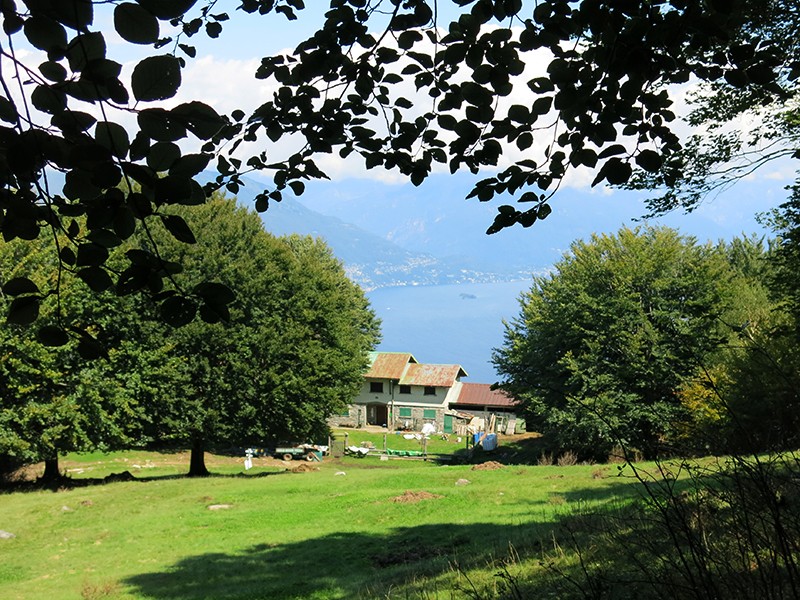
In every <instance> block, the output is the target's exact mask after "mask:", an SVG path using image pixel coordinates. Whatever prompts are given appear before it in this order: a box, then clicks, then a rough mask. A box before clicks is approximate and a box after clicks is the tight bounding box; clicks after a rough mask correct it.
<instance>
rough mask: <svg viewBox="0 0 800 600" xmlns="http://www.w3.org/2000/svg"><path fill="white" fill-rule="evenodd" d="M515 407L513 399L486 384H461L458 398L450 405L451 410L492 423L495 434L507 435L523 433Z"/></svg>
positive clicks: (522, 425)
mask: <svg viewBox="0 0 800 600" xmlns="http://www.w3.org/2000/svg"><path fill="white" fill-rule="evenodd" d="M517 406H518V404H517V401H516V400H514V398H512V397H511V396H509V395H508V394H507V393H506V392H504V391H503V390H493V389H492V386H491V384H488V383H462V384H461V389H460V391H459V394H458V397H457V398H456V399H455V401H454V402H451V403H450V408H451V409H452V410H457V411H459V412H462V413H471V414H472V415H474V416H475V417H478V418H479V419H483V420H484V422H485V423H487V424H488V423H490V422H492V421H494V423H495V427H494V430H495V431H496V432H498V433H508V434H512V433H518V432H520V431H524V422H523V421H522V420H521V418H520V417H519V416H518V415H517ZM493 418H494V419H493Z"/></svg>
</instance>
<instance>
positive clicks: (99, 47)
mask: <svg viewBox="0 0 800 600" xmlns="http://www.w3.org/2000/svg"><path fill="white" fill-rule="evenodd" d="M66 56H67V60H68V61H69V68H70V69H72V70H73V71H75V72H77V71H83V70H84V69H85V68H86V67H87V66H88V65H89V64H91V63H92V62H93V61H96V60H102V59H104V58H105V57H106V41H105V38H103V34H101V33H99V32H93V33H84V34H81V35H78V36H76V37H75V38H74V39H73V40H72V41H71V42H70V43H69V46H67V52H66Z"/></svg>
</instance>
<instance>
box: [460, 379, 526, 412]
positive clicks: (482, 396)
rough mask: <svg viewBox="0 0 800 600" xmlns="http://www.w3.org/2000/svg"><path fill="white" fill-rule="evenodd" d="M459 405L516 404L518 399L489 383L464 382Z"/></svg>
mask: <svg viewBox="0 0 800 600" xmlns="http://www.w3.org/2000/svg"><path fill="white" fill-rule="evenodd" d="M454 404H457V405H458V406H516V405H517V401H516V400H514V398H512V397H511V396H509V395H508V394H506V392H504V391H503V390H493V389H492V386H491V385H490V384H488V383H462V384H461V392H460V393H459V395H458V400H456V401H455V402H454Z"/></svg>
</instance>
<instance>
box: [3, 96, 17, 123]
mask: <svg viewBox="0 0 800 600" xmlns="http://www.w3.org/2000/svg"><path fill="white" fill-rule="evenodd" d="M18 116H19V115H18V113H17V107H16V106H14V103H13V102H11V101H10V100H9V99H8V98H4V97H3V96H0V119H2V120H3V121H5V122H6V123H16V122H17V117H18Z"/></svg>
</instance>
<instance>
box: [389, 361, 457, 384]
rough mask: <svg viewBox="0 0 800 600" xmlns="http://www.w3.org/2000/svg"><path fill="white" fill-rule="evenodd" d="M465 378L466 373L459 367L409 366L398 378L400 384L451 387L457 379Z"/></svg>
mask: <svg viewBox="0 0 800 600" xmlns="http://www.w3.org/2000/svg"><path fill="white" fill-rule="evenodd" d="M466 376H467V372H466V371H465V370H464V369H462V368H461V365H426V364H410V365H408V367H407V368H406V371H405V373H403V376H402V377H401V378H400V384H401V385H429V386H439V387H451V386H452V385H453V384H454V383H455V382H456V381H457V380H458V378H459V377H466Z"/></svg>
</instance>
